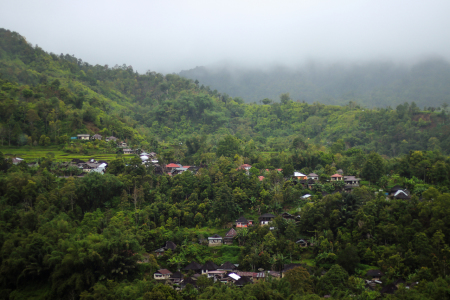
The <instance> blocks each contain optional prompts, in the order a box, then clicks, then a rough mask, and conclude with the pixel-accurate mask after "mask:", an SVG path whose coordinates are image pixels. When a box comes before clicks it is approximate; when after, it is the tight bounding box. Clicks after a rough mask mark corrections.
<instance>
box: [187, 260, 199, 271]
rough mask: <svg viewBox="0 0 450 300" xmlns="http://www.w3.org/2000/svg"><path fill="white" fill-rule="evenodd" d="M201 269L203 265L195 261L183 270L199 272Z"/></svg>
mask: <svg viewBox="0 0 450 300" xmlns="http://www.w3.org/2000/svg"><path fill="white" fill-rule="evenodd" d="M201 269H202V265H201V264H199V263H197V262H195V261H193V262H191V263H190V264H188V265H187V266H186V267H184V269H183V270H194V271H197V270H201Z"/></svg>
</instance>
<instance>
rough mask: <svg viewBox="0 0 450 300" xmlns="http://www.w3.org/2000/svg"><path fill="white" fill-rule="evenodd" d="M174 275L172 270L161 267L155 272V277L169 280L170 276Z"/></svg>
mask: <svg viewBox="0 0 450 300" xmlns="http://www.w3.org/2000/svg"><path fill="white" fill-rule="evenodd" d="M171 275H172V272H170V271H169V270H167V269H161V270H158V271H156V272H155V273H154V274H153V278H155V279H156V280H168V279H170V276H171Z"/></svg>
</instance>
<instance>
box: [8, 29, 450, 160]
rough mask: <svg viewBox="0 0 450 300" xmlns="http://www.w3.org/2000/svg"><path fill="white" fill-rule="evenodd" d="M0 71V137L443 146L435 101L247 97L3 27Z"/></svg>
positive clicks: (393, 151) (179, 144)
mask: <svg viewBox="0 0 450 300" xmlns="http://www.w3.org/2000/svg"><path fill="white" fill-rule="evenodd" d="M432 69H433V68H432ZM442 69H443V70H444V71H445V69H446V66H445V65H442ZM444 71H443V72H444ZM430 72H434V71H430ZM444 73H445V72H444ZM421 74H423V72H422V73H421ZM0 76H1V77H0V86H1V90H0V128H1V130H0V139H1V143H2V144H11V145H26V144H28V145H32V144H36V143H40V144H41V143H42V141H44V142H45V140H46V138H48V139H47V142H46V143H47V144H49V143H50V144H61V145H64V144H65V143H67V142H68V138H69V137H70V136H74V135H75V134H77V133H91V134H92V133H100V134H102V135H103V136H109V135H114V136H116V137H118V138H119V139H123V140H127V141H128V143H129V145H131V146H132V147H141V148H145V149H147V150H154V151H156V150H158V149H159V148H161V149H171V150H173V149H176V150H173V152H174V155H175V156H178V159H182V158H183V157H184V155H193V154H195V153H200V152H214V151H215V150H216V147H217V144H218V141H219V140H220V139H221V138H222V137H224V136H226V135H229V134H231V135H235V136H236V137H237V138H238V139H240V140H241V142H242V143H248V142H250V141H251V140H253V141H254V143H255V147H256V148H257V149H258V150H260V151H285V150H289V149H290V148H291V146H292V142H293V141H294V140H295V139H296V138H300V139H302V140H305V141H307V142H308V143H310V144H319V145H328V144H332V143H334V142H336V141H338V140H341V141H342V142H343V143H344V144H345V147H346V148H351V147H358V148H361V149H363V150H365V151H368V152H370V151H374V150H375V151H377V152H379V153H381V154H385V155H389V156H396V155H399V154H401V153H408V152H409V151H410V150H416V149H420V150H422V149H432V150H433V149H442V151H444V152H446V151H447V150H446V149H449V148H450V147H449V146H450V127H449V126H448V113H447V111H446V110H444V109H442V110H441V108H440V107H438V108H437V109H435V108H427V110H426V111H421V110H420V109H419V107H418V106H417V105H415V104H414V103H411V104H408V103H405V104H401V105H398V106H396V107H395V109H391V108H387V109H384V108H374V109H366V108H364V107H361V106H359V105H357V104H356V103H355V101H351V102H349V103H347V105H345V106H337V105H334V106H332V105H324V104H320V103H318V102H316V103H314V104H312V105H311V104H307V103H303V102H300V101H293V100H291V99H290V98H289V96H288V95H286V94H285V95H283V101H282V102H281V103H272V104H271V105H259V104H246V103H244V102H243V101H242V99H241V98H239V97H235V98H231V97H230V96H228V95H227V94H224V93H219V92H218V91H216V90H214V91H212V90H211V89H210V88H209V87H204V86H201V85H200V86H199V84H196V83H195V82H193V81H192V80H191V79H186V78H183V77H180V76H178V75H173V74H168V75H163V74H158V73H154V72H148V73H146V74H138V73H137V72H135V71H134V70H133V68H132V67H131V66H126V65H123V66H115V67H113V68H110V67H109V66H99V65H95V66H93V65H90V64H89V63H86V62H83V61H82V60H81V59H77V58H75V57H73V56H70V55H63V54H61V55H56V54H53V53H47V52H45V51H44V50H42V49H41V48H39V47H37V46H35V47H32V46H31V45H29V44H28V43H27V42H26V40H25V38H23V37H22V36H20V35H19V34H18V33H14V32H10V31H7V30H4V29H1V30H0ZM286 80H287V78H286ZM248 85H249V86H251V84H250V83H249V84H248ZM284 90H285V89H284ZM329 90H330V91H332V90H333V89H332V87H330V88H329ZM336 93H338V91H337V92H336ZM432 96H433V95H432ZM294 100H295V98H294ZM317 100H320V99H317ZM199 141H202V142H201V143H200V142H199ZM199 143H200V144H199ZM192 145H195V147H194V146H192ZM190 146H191V148H189V147H190ZM188 148H189V149H188ZM200 149H201V150H200Z"/></svg>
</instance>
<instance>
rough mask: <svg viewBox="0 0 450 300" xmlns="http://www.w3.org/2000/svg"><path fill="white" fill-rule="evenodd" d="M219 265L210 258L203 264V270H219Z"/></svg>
mask: <svg viewBox="0 0 450 300" xmlns="http://www.w3.org/2000/svg"><path fill="white" fill-rule="evenodd" d="M218 268H219V267H218V266H217V265H216V264H215V263H213V262H212V261H210V260H208V261H207V262H206V263H205V264H204V265H203V266H202V270H207V271H214V270H217V269H218Z"/></svg>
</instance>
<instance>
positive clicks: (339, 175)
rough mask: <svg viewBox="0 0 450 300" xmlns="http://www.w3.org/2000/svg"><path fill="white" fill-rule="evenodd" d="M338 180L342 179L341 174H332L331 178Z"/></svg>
mask: <svg viewBox="0 0 450 300" xmlns="http://www.w3.org/2000/svg"><path fill="white" fill-rule="evenodd" d="M338 177H339V178H340V177H342V175H341V174H334V175H331V178H338Z"/></svg>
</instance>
